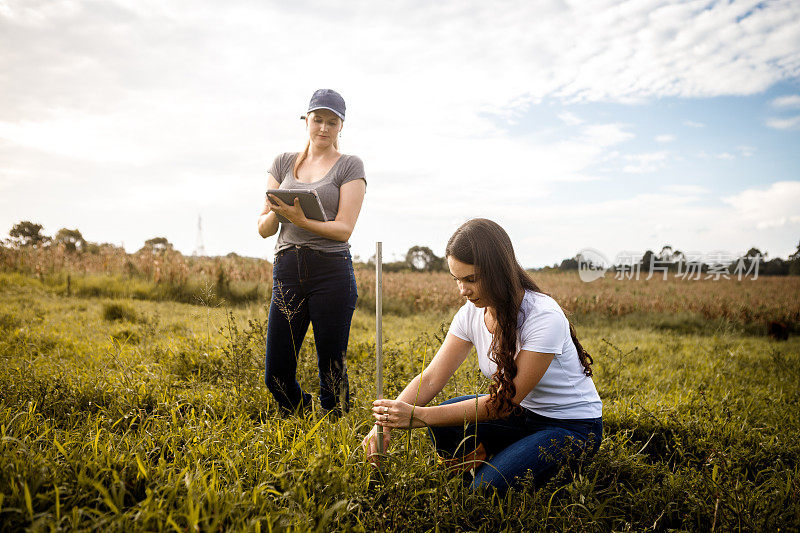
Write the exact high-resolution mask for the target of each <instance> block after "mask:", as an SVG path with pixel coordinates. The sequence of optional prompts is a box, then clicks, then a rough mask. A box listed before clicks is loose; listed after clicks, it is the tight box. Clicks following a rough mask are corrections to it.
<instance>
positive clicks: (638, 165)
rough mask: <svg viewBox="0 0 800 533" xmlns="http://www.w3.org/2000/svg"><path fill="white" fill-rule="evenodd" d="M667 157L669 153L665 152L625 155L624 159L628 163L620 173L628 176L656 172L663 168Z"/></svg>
mask: <svg viewBox="0 0 800 533" xmlns="http://www.w3.org/2000/svg"><path fill="white" fill-rule="evenodd" d="M668 157H669V152H667V151H661V152H651V153H647V154H635V155H626V156H624V158H625V159H626V160H627V161H630V163H629V164H627V165H625V166H624V167H622V171H623V172H628V173H630V174H645V173H650V172H656V171H657V170H660V169H662V168H663V167H664V165H665V164H666V161H667V158H668Z"/></svg>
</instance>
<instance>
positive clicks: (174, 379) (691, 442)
mask: <svg viewBox="0 0 800 533" xmlns="http://www.w3.org/2000/svg"><path fill="white" fill-rule="evenodd" d="M113 305H122V306H123V307H124V308H125V309H127V310H129V311H132V312H133V313H132V315H126V316H131V317H135V320H134V321H130V320H107V319H106V318H107V317H106V316H105V315H106V310H107V309H109V308H110V307H111V306H113ZM123 314H124V313H123ZM586 317H589V315H586ZM373 320H374V317H373V316H372V315H371V313H366V312H364V311H362V310H358V311H357V312H356V315H355V317H354V321H353V328H352V335H351V341H350V348H349V350H348V354H347V359H348V373H349V375H350V379H351V385H352V391H353V393H354V401H355V409H354V410H353V411H352V412H350V413H349V414H346V415H344V416H343V417H342V418H341V419H340V420H339V421H338V422H335V423H333V422H331V421H329V420H328V419H327V418H320V417H318V416H317V415H313V414H312V415H309V416H307V417H294V418H292V417H290V418H282V417H280V416H278V412H277V406H276V405H275V404H274V402H273V401H272V399H271V397H270V396H269V394H268V393H267V392H266V391H265V388H264V387H263V385H262V380H263V376H262V372H263V370H262V364H263V343H264V334H265V329H264V327H265V325H266V316H265V309H264V307H263V306H262V305H252V306H241V307H235V308H226V307H225V306H215V305H205V306H204V305H186V304H180V303H175V302H169V301H163V302H152V301H138V300H124V301H122V300H116V299H109V298H105V297H98V298H76V297H66V296H65V295H63V294H61V293H59V292H58V291H55V292H54V291H52V290H50V288H49V287H47V286H46V285H43V284H42V283H41V282H39V281H36V280H32V279H30V278H28V277H24V276H19V277H14V276H8V275H4V276H1V277H0V363H2V364H0V461H1V462H2V465H3V468H2V469H0V530H3V531H6V530H8V531H14V530H22V529H30V530H51V529H93V530H108V531H142V530H180V531H186V530H224V529H231V530H245V531H281V530H284V531H285V530H322V531H328V530H353V531H366V530H397V531H416V530H422V531H425V530H436V529H439V530H475V531H498V530H531V529H540V530H563V529H569V530H575V531H610V530H634V531H645V530H659V531H662V530H694V531H712V530H715V531H731V530H751V531H752V530H771V531H774V530H778V529H781V530H793V529H794V530H796V529H797V527H798V524H800V504H798V501H800V473H799V472H800V471H799V470H798V462H797V457H798V455H799V454H800V444H798V442H797V439H796V438H795V437H794V436H795V435H796V434H797V433H798V430H800V411H798V409H797V405H798V401H800V370H798V369H800V342H798V339H797V338H795V337H792V338H790V340H789V341H788V342H784V343H778V342H777V341H773V340H770V339H766V338H762V337H752V336H748V335H743V334H742V333H740V332H739V331H738V330H736V329H735V328H727V329H726V328H722V329H718V330H716V333H714V332H713V331H712V332H709V331H704V332H703V334H702V335H700V334H694V333H691V332H682V331H678V330H675V329H654V328H645V329H643V328H640V327H638V325H637V324H636V323H635V322H630V321H628V322H626V321H625V319H610V320H609V319H596V320H588V319H587V320H581V321H580V322H579V325H578V326H579V330H580V335H581V339H582V341H583V342H584V345H585V346H586V348H587V350H588V351H589V352H590V353H592V354H593V355H594V356H595V361H596V364H595V369H596V373H595V381H596V383H597V386H598V389H599V391H600V394H601V397H602V398H603V399H604V420H605V436H604V440H603V443H602V445H601V448H600V451H599V452H598V455H597V456H596V457H595V459H594V460H593V461H592V462H590V463H578V464H577V465H575V466H574V467H573V468H571V469H564V470H562V472H561V473H560V474H559V475H558V476H557V477H556V478H555V479H553V480H552V481H551V482H549V483H548V484H547V485H545V486H543V487H537V488H534V487H532V486H531V485H530V484H529V483H528V484H527V485H526V488H525V489H524V490H519V491H512V492H511V493H509V494H507V495H505V496H498V495H496V494H493V493H491V492H485V493H478V494H472V493H470V492H469V491H468V490H466V489H465V487H464V486H463V485H462V483H461V481H460V480H459V479H457V478H452V479H451V478H448V477H447V474H446V472H445V470H444V468H442V467H440V466H439V465H438V464H437V462H436V460H435V458H434V457H435V456H434V453H433V449H432V447H431V445H430V443H429V442H428V439H427V437H426V435H425V433H424V432H423V431H416V432H414V433H412V435H411V438H410V439H406V438H401V437H403V434H402V433H394V434H393V439H392V443H391V444H390V446H389V457H390V459H389V462H388V467H387V472H386V475H385V476H383V477H376V473H375V471H374V470H373V469H372V468H371V467H369V466H368V465H367V463H366V462H365V460H364V457H363V452H362V451H361V449H360V447H359V442H360V440H361V437H362V436H363V435H364V434H366V432H367V431H368V429H369V427H370V416H369V410H368V408H369V405H370V402H371V400H372V391H373V383H374V363H373V362H372V358H373V356H374V340H373V336H372V335H373V327H374V322H373ZM448 320H449V313H440V312H435V311H425V312H418V313H417V314H414V315H409V316H403V317H401V316H398V315H388V316H386V317H385V322H384V329H385V332H386V349H385V355H386V359H387V365H386V375H385V379H386V388H387V391H386V393H387V395H392V394H396V393H397V392H399V390H400V389H401V388H402V387H403V386H404V385H405V383H407V381H408V380H409V379H410V378H411V377H413V376H414V375H415V374H416V373H417V372H419V370H420V365H421V362H422V360H423V359H427V360H430V356H431V353H432V351H433V350H435V348H436V347H437V346H438V343H439V339H441V336H442V335H443V332H444V331H445V329H444V328H446V322H447V321H448ZM123 330H127V331H129V332H131V333H135V334H136V336H137V339H136V341H135V342H133V341H131V340H126V339H125V338H124V337H122V336H120V335H119V333H120V331H123ZM316 374H317V371H316V361H315V356H314V345H313V342H312V339H311V336H309V338H308V339H307V340H306V342H305V343H304V345H303V348H302V350H301V355H300V360H299V367H298V377H299V379H300V381H301V383H303V385H304V386H306V387H308V388H310V389H312V390H313V389H314V388H315V387H316V385H315V383H316V381H317V379H318V377H317V375H316ZM485 386H486V383H485V381H484V379H483V378H482V377H481V375H480V373H479V372H478V369H477V365H476V364H475V362H474V360H472V359H470V360H469V361H468V362H467V363H465V365H463V367H462V368H461V369H459V371H458V373H457V374H456V376H455V377H454V379H453V380H451V382H450V383H449V384H448V386H447V388H446V389H445V391H443V393H442V394H441V395H440V396H439V397H438V398H437V399H436V400H435V401H440V400H443V399H444V398H446V397H450V396H453V395H456V394H469V393H474V392H476V391H481V390H483V388H484V387H485Z"/></svg>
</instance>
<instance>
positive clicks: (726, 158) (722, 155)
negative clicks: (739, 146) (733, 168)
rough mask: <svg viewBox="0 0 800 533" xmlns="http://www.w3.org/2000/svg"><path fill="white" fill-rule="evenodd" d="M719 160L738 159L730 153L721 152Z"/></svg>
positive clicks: (718, 156)
mask: <svg viewBox="0 0 800 533" xmlns="http://www.w3.org/2000/svg"><path fill="white" fill-rule="evenodd" d="M717 159H725V160H728V161H730V160H731V159H736V156H735V155H733V154H732V153H730V152H721V153H719V154H717Z"/></svg>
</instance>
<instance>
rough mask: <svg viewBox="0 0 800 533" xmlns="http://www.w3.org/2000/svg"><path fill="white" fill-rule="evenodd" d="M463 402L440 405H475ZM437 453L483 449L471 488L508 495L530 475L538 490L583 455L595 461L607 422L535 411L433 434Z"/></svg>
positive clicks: (437, 429)
mask: <svg viewBox="0 0 800 533" xmlns="http://www.w3.org/2000/svg"><path fill="white" fill-rule="evenodd" d="M475 398H476V396H459V397H458V398H452V399H450V400H447V401H445V402H443V403H442V405H444V404H448V403H455V402H460V401H462V400H468V399H473V400H474V399H475ZM429 432H430V435H431V439H433V444H434V446H436V451H437V453H439V455H441V456H443V457H448V458H449V457H455V456H461V455H464V454H468V453H471V452H472V451H473V450H475V448H476V447H477V446H478V443H480V444H483V447H484V448H485V449H486V454H487V459H486V462H485V463H484V464H483V465H481V466H480V467H478V468H476V469H475V477H474V479H473V480H472V485H471V488H472V489H473V490H474V489H477V488H482V487H495V488H497V489H498V490H501V491H505V490H507V489H508V488H509V487H513V486H515V485H517V484H518V483H519V481H520V480H521V479H522V477H523V476H524V475H525V474H526V473H527V472H528V471H531V472H532V473H533V482H534V484H535V485H537V486H540V485H542V484H544V483H545V482H546V481H547V480H548V479H549V478H551V477H552V476H554V475H555V474H556V473H557V472H558V469H559V467H560V466H561V465H563V464H565V463H566V462H567V461H568V460H569V459H570V458H572V459H574V458H576V457H578V456H580V455H581V454H582V453H586V454H588V455H594V453H595V452H596V451H597V449H598V448H599V447H600V440H601V439H602V437H603V419H602V418H588V419H580V420H571V419H556V418H548V417H545V416H541V415H538V414H536V413H534V412H532V411H528V410H524V413H522V414H519V415H513V416H510V417H508V418H501V419H497V420H489V421H486V422H478V424H477V425H476V424H475V423H468V424H465V425H461V426H446V427H432V428H429Z"/></svg>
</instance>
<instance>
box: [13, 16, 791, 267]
mask: <svg viewBox="0 0 800 533" xmlns="http://www.w3.org/2000/svg"><path fill="white" fill-rule="evenodd" d="M318 88H333V89H336V90H337V91H339V92H340V93H341V94H342V95H343V96H344V98H345V100H346V102H347V117H346V120H345V124H344V129H343V131H342V138H341V142H340V147H341V150H342V151H343V152H344V153H350V154H356V155H358V156H359V157H361V159H362V160H363V161H364V165H365V169H366V174H367V183H368V185H367V193H366V197H365V200H364V205H363V209H362V211H361V215H360V217H359V220H358V223H357V225H356V228H355V231H354V233H353V235H352V237H351V239H350V243H351V245H352V252H353V254H354V255H357V256H358V257H359V258H361V259H362V260H364V259H366V258H367V257H369V256H370V255H371V254H372V253H374V249H375V242H376V241H382V242H383V247H384V258H385V260H393V259H401V258H402V257H403V256H404V255H405V252H406V251H407V250H408V249H409V248H410V247H411V246H414V245H421V246H428V247H430V248H431V249H432V250H433V251H434V253H436V254H438V255H442V254H443V252H444V246H445V244H446V242H447V239H448V238H449V236H450V235H451V234H452V233H453V231H454V230H455V229H456V228H457V227H458V226H459V225H460V224H461V223H463V222H464V221H466V220H468V219H469V218H473V217H486V218H491V219H493V220H495V221H497V222H498V223H500V224H501V225H502V226H503V227H504V228H505V229H506V230H507V231H508V233H509V234H510V236H511V238H512V241H513V243H514V245H515V249H516V253H517V256H518V258H519V260H520V261H521V263H522V264H523V265H524V266H526V267H538V266H544V265H549V264H553V263H557V262H560V261H561V260H562V259H564V258H567V257H572V256H574V255H575V254H576V253H577V252H578V251H579V250H581V249H583V248H586V247H591V248H593V249H597V250H598V251H601V252H602V253H604V254H605V255H607V256H608V257H610V258H613V257H615V256H617V255H618V254H620V253H634V252H638V253H643V252H644V251H645V250H647V249H653V250H656V251H658V250H660V249H661V247H662V246H663V245H666V244H668V245H671V246H672V247H674V248H676V249H681V250H686V251H694V252H699V253H712V252H715V251H720V250H723V251H728V252H730V253H740V252H743V251H745V250H747V249H749V248H750V247H753V246H755V247H757V248H759V249H761V250H763V251H766V252H768V254H769V256H768V257H784V258H785V257H786V256H787V255H788V254H790V253H792V252H794V251H795V250H796V249H797V246H798V242H800V2H797V1H767V2H744V1H726V2H713V1H711V2H710V1H691V2H681V3H676V2H663V1H652V0H639V1H630V2H616V1H604V0H601V1H593V2H581V1H575V2H570V1H567V2H565V1H541V2H528V1H513V2H512V1H500V2H470V1H441V2H428V1H407V0H396V1H392V2H382V1H375V0H363V1H360V0H355V1H347V2H344V1H341V2H337V1H331V0H326V1H303V0H300V1H292V2H268V1H254V2H245V1H230V2H224V3H220V2H202V1H193V2H187V1H181V0H174V1H172V0H171V1H170V2H163V1H148V0H122V1H117V0H101V1H59V0H44V1H39V0H25V1H17V0H0V235H2V236H5V235H6V234H7V232H8V231H9V230H10V229H11V227H12V226H13V225H14V224H15V223H17V222H19V221H21V220H31V221H33V222H38V223H40V224H42V225H43V226H44V232H45V233H47V234H49V235H53V234H55V232H56V231H58V229H59V228H63V227H66V228H70V229H74V228H77V229H79V230H80V231H81V232H82V234H83V236H84V237H85V238H86V239H87V240H89V241H93V242H110V243H114V244H117V245H119V244H123V245H124V246H125V248H126V249H127V250H128V251H129V252H133V251H135V250H137V249H138V248H140V247H141V246H142V245H143V243H144V241H145V240H146V239H149V238H152V237H156V236H164V237H167V239H169V241H170V242H172V243H173V244H174V245H175V247H176V248H177V249H178V250H180V251H182V252H183V253H186V254H190V253H192V251H193V250H194V249H195V246H196V243H197V236H198V230H197V226H198V217H199V216H201V217H202V239H203V244H204V246H205V251H206V253H207V254H210V255H224V254H227V253H229V252H236V253H238V254H240V255H247V256H253V257H263V258H267V259H270V260H271V257H272V253H273V248H274V246H275V240H276V237H271V238H269V239H262V238H261V237H260V236H259V235H258V233H257V230H256V219H257V216H258V213H259V212H260V209H261V206H262V202H263V198H264V193H265V190H266V188H267V170H268V169H269V167H270V165H271V163H272V160H273V159H274V158H275V156H276V155H277V154H279V153H281V152H287V151H298V150H300V149H302V147H303V146H304V145H305V139H306V130H305V124H304V123H303V121H302V120H300V115H301V114H303V113H304V111H305V110H306V108H307V105H308V100H309V98H310V96H311V94H312V93H313V92H314V90H315V89H318Z"/></svg>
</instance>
